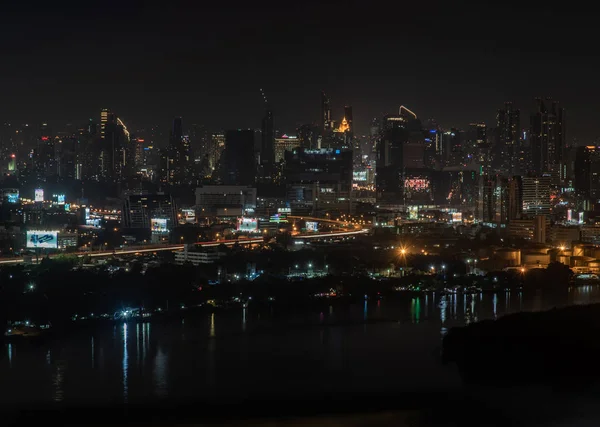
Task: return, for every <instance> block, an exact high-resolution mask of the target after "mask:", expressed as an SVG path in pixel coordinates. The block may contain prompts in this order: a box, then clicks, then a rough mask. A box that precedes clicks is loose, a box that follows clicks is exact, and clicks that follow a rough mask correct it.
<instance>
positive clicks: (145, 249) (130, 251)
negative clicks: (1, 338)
mask: <svg viewBox="0 0 600 427" xmlns="http://www.w3.org/2000/svg"><path fill="white" fill-rule="evenodd" d="M305 218H306V217H305ZM367 232H368V230H366V229H361V230H353V231H332V232H326V233H318V232H317V233H305V234H298V235H295V236H293V237H294V239H323V238H329V237H341V236H351V235H356V234H364V233H367ZM263 242H264V240H263V238H262V237H261V238H253V239H240V240H213V241H210V242H197V243H195V245H196V246H204V247H214V246H219V245H225V246H233V245H235V244H236V243H237V244H240V245H253V244H260V243H263ZM183 248H184V245H153V246H149V245H146V246H133V247H129V248H125V249H117V250H111V251H108V250H107V251H96V252H91V251H90V252H74V253H71V254H66V255H75V256H78V257H83V256H89V257H92V258H98V257H99V258H102V257H110V256H119V255H135V254H142V253H151V252H161V251H180V250H183ZM60 255H65V253H62V252H61V253H54V254H50V255H49V256H50V258H54V257H56V256H60ZM44 257H45V256H44ZM32 258H33V259H34V260H35V256H32ZM40 258H42V257H41V256H40ZM22 262H24V260H23V257H13V258H4V259H0V265H11V264H19V263H22Z"/></svg>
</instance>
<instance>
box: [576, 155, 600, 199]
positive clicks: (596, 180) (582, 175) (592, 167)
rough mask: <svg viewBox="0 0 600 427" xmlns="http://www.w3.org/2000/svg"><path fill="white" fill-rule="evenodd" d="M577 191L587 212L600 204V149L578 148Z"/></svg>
mask: <svg viewBox="0 0 600 427" xmlns="http://www.w3.org/2000/svg"><path fill="white" fill-rule="evenodd" d="M575 191H576V193H577V196H578V197H579V198H580V200H581V201H582V202H583V207H584V209H585V210H591V209H592V207H593V205H595V204H597V203H600V147H597V146H595V145H588V146H584V147H578V148H577V154H576V156H575Z"/></svg>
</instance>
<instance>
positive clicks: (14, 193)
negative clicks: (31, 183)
mask: <svg viewBox="0 0 600 427" xmlns="http://www.w3.org/2000/svg"><path fill="white" fill-rule="evenodd" d="M2 197H3V199H4V200H6V201H7V202H8V203H19V189H18V188H5V189H4V190H2Z"/></svg>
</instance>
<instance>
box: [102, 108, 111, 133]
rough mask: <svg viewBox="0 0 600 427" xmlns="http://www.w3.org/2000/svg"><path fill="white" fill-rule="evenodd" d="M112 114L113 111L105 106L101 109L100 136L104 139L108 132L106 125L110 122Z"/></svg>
mask: <svg viewBox="0 0 600 427" xmlns="http://www.w3.org/2000/svg"><path fill="white" fill-rule="evenodd" d="M110 116H111V112H110V110H109V109H108V108H103V109H102V111H100V138H101V139H104V136H105V133H106V125H107V124H108V121H109V117H110Z"/></svg>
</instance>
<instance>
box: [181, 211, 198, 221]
mask: <svg viewBox="0 0 600 427" xmlns="http://www.w3.org/2000/svg"><path fill="white" fill-rule="evenodd" d="M181 213H182V214H183V218H184V222H186V223H191V224H193V223H195V222H196V211H195V210H194V209H182V210H181Z"/></svg>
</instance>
